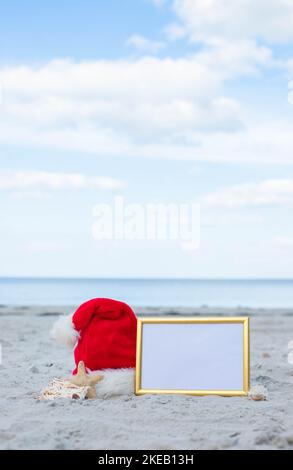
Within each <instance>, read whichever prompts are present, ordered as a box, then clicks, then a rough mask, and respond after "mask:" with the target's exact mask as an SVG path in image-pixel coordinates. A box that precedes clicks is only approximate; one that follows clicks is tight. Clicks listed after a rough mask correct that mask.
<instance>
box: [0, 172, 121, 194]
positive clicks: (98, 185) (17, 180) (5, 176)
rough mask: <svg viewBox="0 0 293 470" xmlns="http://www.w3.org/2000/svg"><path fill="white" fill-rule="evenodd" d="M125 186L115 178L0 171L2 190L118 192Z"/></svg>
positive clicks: (78, 174) (75, 174)
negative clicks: (93, 190)
mask: <svg viewBox="0 0 293 470" xmlns="http://www.w3.org/2000/svg"><path fill="white" fill-rule="evenodd" d="M123 186H124V184H123V182H122V181H120V180H116V179H114V178H107V177H102V176H96V177H95V176H86V175H83V174H82V173H52V172H46V171H37V170H31V171H25V170H24V171H22V170H19V171H15V170H0V190H9V191H10V190H31V189H41V190H64V189H72V190H85V189H98V190H116V189H121V188H123ZM20 194H22V193H20ZM30 194H31V193H30ZM36 194H39V192H38V191H37V192H36Z"/></svg>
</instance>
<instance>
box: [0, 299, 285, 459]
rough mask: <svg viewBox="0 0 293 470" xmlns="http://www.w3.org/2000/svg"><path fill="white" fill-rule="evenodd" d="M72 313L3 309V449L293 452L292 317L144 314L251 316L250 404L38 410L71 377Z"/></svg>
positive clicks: (176, 399)
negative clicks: (254, 389)
mask: <svg viewBox="0 0 293 470" xmlns="http://www.w3.org/2000/svg"><path fill="white" fill-rule="evenodd" d="M73 310H74V306H68V307H58V306H57V307H46V306H44V307H36V306H35V307H14V308H13V307H5V306H1V307H0V341H1V345H2V365H1V368H0V370H1V374H0V383H1V384H0V387H1V397H0V420H1V421H0V448H1V449H120V450H122V449H155V450H161V449H167V450H168V449H195V450H196V449H231V450H232V449H293V405H292V390H293V365H292V364H289V362H288V353H289V350H288V342H289V341H291V340H293V311H292V310H290V309H283V310H281V309H274V310H265V309H257V310H253V309H240V308H239V309H223V308H221V309H215V308H213V309H209V308H204V307H203V308H200V309H195V308H193V309H182V308H181V309H180V308H172V309H170V308H168V309H167V308H166V309H162V308H137V309H135V311H136V314H137V315H138V316H139V315H145V314H148V315H152V314H154V315H158V314H164V315H166V314H167V315H177V314H184V315H199V314H204V315H210V314H211V315H215V314H217V315H249V316H250V318H251V385H252V386H255V385H263V386H265V387H266V388H267V390H268V399H267V400H266V401H259V402H256V401H251V400H249V399H248V398H246V397H233V398H224V397H215V396H206V397H191V396H174V395H173V396H171V395H161V396H160V395H145V396H140V397H136V396H135V395H133V394H132V395H127V396H119V397H115V398H108V399H101V398H97V399H95V400H85V401H79V400H71V401H70V400H64V399H59V400H55V401H42V402H40V401H38V400H37V399H36V397H37V396H38V394H39V393H40V391H41V390H42V389H43V388H44V387H45V386H46V385H47V384H48V382H49V381H50V379H52V378H53V377H64V376H67V375H68V374H69V373H70V372H71V370H72V368H73V355H72V353H71V352H69V351H68V350H66V349H64V348H62V347H60V346H58V345H56V344H55V343H54V342H53V341H52V340H51V339H50V336H49V332H50V329H51V327H52V325H53V323H54V321H56V318H57V315H59V314H61V313H69V312H72V311H73Z"/></svg>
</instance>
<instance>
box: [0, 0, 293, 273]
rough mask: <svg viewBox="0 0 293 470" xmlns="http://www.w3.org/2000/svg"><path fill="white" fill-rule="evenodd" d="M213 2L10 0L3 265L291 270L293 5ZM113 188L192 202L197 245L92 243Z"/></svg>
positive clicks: (0, 72)
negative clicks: (99, 207) (197, 209)
mask: <svg viewBox="0 0 293 470" xmlns="http://www.w3.org/2000/svg"><path fill="white" fill-rule="evenodd" d="M209 5H210V10H209V8H204V7H203V2H200V1H197V0H194V1H190V0H175V1H171V0H170V1H163V0H161V1H159V0H156V1H155V0H153V1H152V0H135V1H134V0H124V1H123V2H121V1H118V0H107V2H106V1H98V2H97V1H89V0H86V1H83V2H79V1H76V2H74V4H73V3H72V2H69V1H64V0H61V1H58V2H55V1H51V2H50V3H49V2H36V1H32V0H31V1H27V2H20V1H15V0H12V1H10V2H6V3H4V4H3V5H2V9H1V18H0V84H1V90H2V93H1V95H2V101H1V106H0V196H1V198H0V210H1V213H2V217H1V229H0V230H1V241H2V243H1V246H0V259H1V263H0V275H1V276H14V275H16V276H98V277H136V276H138V277H212V278H215V277H219V278H230V277H231V278H239V277H240V278H241V277H245V278H246V277H252V278H254V277H270V278H291V277H292V276H293V267H292V266H293V223H292V203H293V176H292V163H293V157H292V144H293V133H292V124H293V104H290V103H289V102H288V81H289V80H290V79H292V78H293V56H292V53H291V51H292V43H293V33H292V27H291V26H292V21H293V2H292V4H291V3H290V2H285V0H267V2H264V1H263V0H255V1H254V2H252V1H251V2H250V1H247V2H242V1H241V0H234V2H230V3H229V2H224V1H222V0H217V2H216V1H215V0H212V1H211V2H209ZM72 175H73V176H74V175H75V176H76V175H77V176H78V177H80V176H81V177H82V178H83V181H84V183H83V184H82V185H81V186H79V187H78V188H77V187H76V186H74V184H73V183H72V182H71V179H70V178H72ZM68 178H69V179H68ZM92 178H96V180H95V183H93V180H92ZM103 178H107V185H106V186H105V184H104V180H103ZM57 180H58V188H57V189H56V184H55V183H56V181H57ZM117 195H121V196H123V197H124V199H125V201H126V203H139V204H147V203H152V202H156V203H170V202H172V203H177V204H180V203H187V204H192V203H199V204H200V205H201V243H200V247H199V249H198V250H197V251H194V252H192V251H184V250H182V248H181V245H180V243H178V241H147V240H145V241H127V240H126V241H117V240H112V241H109V240H107V241H97V240H95V239H94V238H93V236H92V223H93V219H92V208H93V206H95V205H96V204H98V203H108V204H110V205H111V204H113V201H114V198H115V196H117Z"/></svg>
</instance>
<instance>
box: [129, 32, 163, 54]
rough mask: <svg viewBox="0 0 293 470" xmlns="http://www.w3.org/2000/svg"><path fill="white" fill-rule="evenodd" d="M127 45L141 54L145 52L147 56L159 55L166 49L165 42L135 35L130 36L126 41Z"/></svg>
mask: <svg viewBox="0 0 293 470" xmlns="http://www.w3.org/2000/svg"><path fill="white" fill-rule="evenodd" d="M126 44H127V45H128V46H132V47H134V48H135V49H137V50H138V51H139V52H144V53H147V54H157V53H158V52H159V51H161V50H162V49H163V48H164V47H165V44H164V43H163V42H161V41H153V40H152V39H148V38H146V37H144V36H140V35H139V34H133V35H132V36H130V37H129V38H128V39H127V41H126Z"/></svg>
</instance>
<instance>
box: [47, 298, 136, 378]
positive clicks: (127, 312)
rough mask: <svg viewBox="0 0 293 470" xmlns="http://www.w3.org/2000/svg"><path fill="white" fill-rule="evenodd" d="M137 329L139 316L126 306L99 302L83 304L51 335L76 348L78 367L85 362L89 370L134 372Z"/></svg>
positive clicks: (100, 300)
mask: <svg viewBox="0 0 293 470" xmlns="http://www.w3.org/2000/svg"><path fill="white" fill-rule="evenodd" d="M136 325H137V320H136V316H135V314H134V312H133V311H132V309H131V308H130V307H129V306H128V305H127V304H125V303H123V302H119V301H117V300H112V299H104V298H97V299H92V300H89V301H88V302H85V303H84V304H82V305H81V306H80V307H79V308H78V309H77V310H76V312H75V313H74V315H73V316H72V317H61V318H60V319H59V320H58V321H57V322H56V323H55V325H54V327H53V330H52V333H51V334H52V336H53V337H54V338H55V339H56V340H57V341H58V342H61V343H62V344H64V343H65V344H66V345H68V346H75V349H74V359H75V364H76V366H77V365H78V363H79V361H83V362H84V363H85V366H86V368H87V369H89V370H101V369H122V368H132V367H135V358H136ZM75 373H76V368H75V370H74V371H73V374H75Z"/></svg>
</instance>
